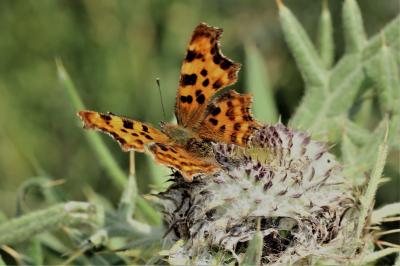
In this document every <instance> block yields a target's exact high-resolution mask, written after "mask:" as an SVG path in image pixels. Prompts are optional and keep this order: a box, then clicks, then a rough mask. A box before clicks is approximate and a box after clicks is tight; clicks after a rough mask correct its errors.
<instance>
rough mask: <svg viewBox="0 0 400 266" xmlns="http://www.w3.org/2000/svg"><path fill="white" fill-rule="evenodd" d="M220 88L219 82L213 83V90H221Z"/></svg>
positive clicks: (220, 83)
mask: <svg viewBox="0 0 400 266" xmlns="http://www.w3.org/2000/svg"><path fill="white" fill-rule="evenodd" d="M221 87H222V82H221V81H220V80H217V81H216V82H214V84H213V88H214V89H216V90H217V89H219V88H221Z"/></svg>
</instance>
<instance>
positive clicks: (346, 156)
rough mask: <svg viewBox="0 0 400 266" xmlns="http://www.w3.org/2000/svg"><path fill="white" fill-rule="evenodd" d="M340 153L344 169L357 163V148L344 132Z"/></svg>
mask: <svg viewBox="0 0 400 266" xmlns="http://www.w3.org/2000/svg"><path fill="white" fill-rule="evenodd" d="M341 154H342V160H343V163H344V164H345V165H347V167H346V168H345V169H344V170H345V171H346V170H349V168H351V166H355V165H356V164H357V163H356V161H357V154H358V149H357V147H356V146H355V145H354V144H353V143H352V142H351V140H350V139H349V137H348V136H347V135H346V134H345V135H343V137H342V145H341ZM344 175H345V176H349V175H348V174H344ZM350 176H351V175H350Z"/></svg>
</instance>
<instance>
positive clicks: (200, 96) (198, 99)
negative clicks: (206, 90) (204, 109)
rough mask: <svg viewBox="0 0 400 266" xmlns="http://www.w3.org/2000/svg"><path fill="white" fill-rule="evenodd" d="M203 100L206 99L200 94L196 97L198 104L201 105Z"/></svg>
mask: <svg viewBox="0 0 400 266" xmlns="http://www.w3.org/2000/svg"><path fill="white" fill-rule="evenodd" d="M205 100H206V97H204V94H200V95H199V96H197V97H196V102H197V103H199V104H203V103H204V101H205Z"/></svg>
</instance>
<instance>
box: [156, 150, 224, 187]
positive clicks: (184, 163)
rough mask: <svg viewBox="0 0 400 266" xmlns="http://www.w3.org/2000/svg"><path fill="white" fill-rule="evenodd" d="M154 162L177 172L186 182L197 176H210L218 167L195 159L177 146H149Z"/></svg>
mask: <svg viewBox="0 0 400 266" xmlns="http://www.w3.org/2000/svg"><path fill="white" fill-rule="evenodd" d="M150 151H151V152H152V153H153V155H154V157H155V160H156V161H157V162H159V163H161V164H164V165H167V166H169V167H172V168H174V169H176V170H178V171H179V172H180V173H181V174H182V176H183V177H184V178H185V180H186V181H187V182H191V181H192V180H193V177H194V176H195V175H198V174H212V173H213V172H215V171H216V170H217V169H218V167H217V165H216V164H214V163H212V162H208V161H206V160H204V159H201V158H197V157H195V156H194V155H192V154H190V153H188V152H187V151H186V150H185V149H183V148H181V147H179V146H172V145H168V144H163V143H154V144H152V145H151V146H150Z"/></svg>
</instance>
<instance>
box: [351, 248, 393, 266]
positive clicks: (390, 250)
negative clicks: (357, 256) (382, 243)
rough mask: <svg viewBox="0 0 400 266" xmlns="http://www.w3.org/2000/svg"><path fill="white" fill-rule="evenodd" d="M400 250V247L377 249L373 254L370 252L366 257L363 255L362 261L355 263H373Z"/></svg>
mask: <svg viewBox="0 0 400 266" xmlns="http://www.w3.org/2000/svg"><path fill="white" fill-rule="evenodd" d="M396 252H400V249H399V248H385V249H382V250H379V251H375V252H373V253H371V254H368V255H366V256H364V257H362V259H361V261H357V262H355V265H367V264H369V263H372V262H374V261H377V260H378V259H380V258H383V257H386V256H387V255H390V254H392V253H396Z"/></svg>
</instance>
